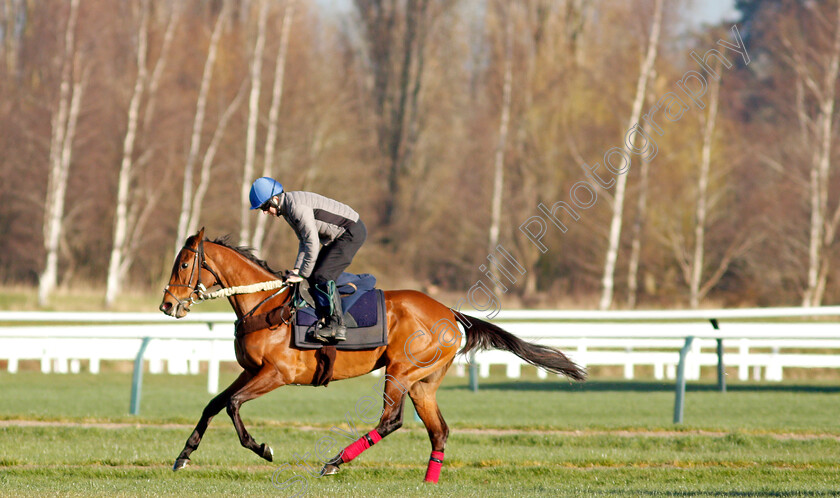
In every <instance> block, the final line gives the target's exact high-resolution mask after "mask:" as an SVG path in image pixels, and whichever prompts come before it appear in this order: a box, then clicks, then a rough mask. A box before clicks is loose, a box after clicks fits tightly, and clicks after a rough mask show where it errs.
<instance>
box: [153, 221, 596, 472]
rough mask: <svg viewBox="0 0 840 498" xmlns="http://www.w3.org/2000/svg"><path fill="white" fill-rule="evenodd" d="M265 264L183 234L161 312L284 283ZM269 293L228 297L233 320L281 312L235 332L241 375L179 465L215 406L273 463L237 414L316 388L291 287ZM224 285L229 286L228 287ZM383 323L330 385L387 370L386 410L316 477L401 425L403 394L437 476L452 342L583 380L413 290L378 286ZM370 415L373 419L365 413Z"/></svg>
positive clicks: (548, 354)
mask: <svg viewBox="0 0 840 498" xmlns="http://www.w3.org/2000/svg"><path fill="white" fill-rule="evenodd" d="M280 275H281V274H280V273H277V272H275V271H273V270H272V269H271V268H270V267H269V266H268V265H267V264H266V263H265V261H262V260H260V259H259V258H257V257H256V256H254V254H253V250H252V249H250V248H246V247H235V246H233V245H231V244H229V243H228V242H227V240H226V238H222V239H216V240H212V241H211V240H205V238H204V228H201V230H199V231H198V233H196V234H195V235H192V236H190V237H188V238H187V240H186V242H185V243H184V247H183V248H182V249H181V250H180V251H179V253H178V255H177V257H176V258H175V263H174V265H173V267H172V273H171V275H170V278H169V283H168V285H166V287H165V289H164V295H163V300H162V302H161V305H160V310H161V311H162V312H163V313H165V314H167V315H169V316H173V317H175V318H183V317H184V316H186V314H187V313H188V312H189V311H190V307H191V306H192V304H194V303H196V302H198V301H200V300H201V298H202V295H203V293H204V292H205V290H206V289H208V288H211V287H221V288H222V289H226V288H232V287H237V286H244V285H252V286H253V284H256V283H261V282H268V281H275V282H276V281H277V280H278V279H279V280H282V278H280ZM294 285H297V284H286V283H285V282H284V284H283V286H282V287H280V288H279V289H277V290H261V291H256V292H252V293H247V294H232V295H230V296H229V297H228V300H229V302H230V305H231V306H232V307H233V310H234V311H235V313H236V316H237V320H241V319H242V318H243V317H247V316H251V315H253V314H254V313H261V312H267V311H272V310H273V311H279V313H278V316H280V317H281V322H282V323H279V324H277V325H276V326H270V327H268V328H265V329H262V330H257V331H256V332H250V333H247V334H240V333H239V332H237V334H236V335H235V337H234V348H235V352H236V360H237V362H238V363H239V365H240V366H241V367H242V372H241V373H240V374H239V376H238V377H237V378H236V380H234V381H233V383H231V384H230V386H228V387H227V388H226V389H225V390H224V391H222V392H221V393H220V394H218V395H217V396H215V397H214V398H213V399H212V400H211V401H210V402H209V403H208V404H207V406H206V407H205V408H204V411H203V412H202V414H201V418H200V419H199V421H198V424H197V425H196V427H195V429H194V430H193V432H192V434H191V435H190V436H189V438H188V439H187V442H186V444H185V445H184V449H183V451H182V452H181V453H180V454H179V455H178V457H177V459H176V460H175V464H174V466H173V470H174V471H177V470H180V469H183V468H184V467H186V466H187V465H188V464H189V462H190V455H191V454H192V453H193V452H194V451H195V450H196V449H197V448H198V445H199V443H200V442H201V439H202V437H203V436H204V432H205V431H206V429H207V426H208V424H209V423H210V420H211V419H212V418H213V417H214V416H215V415H217V414H218V413H219V412H220V411H221V410H222V409H223V408H224V409H226V410H227V413H228V415H229V416H230V418H231V420H232V421H233V426H234V428H235V429H236V433H237V435H238V436H239V441H240V443H241V444H242V446H244V447H245V448H248V449H250V450H251V451H253V452H254V453H256V454H257V455H258V456H260V457H262V458H263V459H265V460H267V461H269V462H271V461H272V460H273V455H274V452H273V450H272V449H271V447H270V446H269V445H268V444H265V443H262V444H258V443H257V442H256V441H255V440H254V438H253V437H252V436H251V435H250V434H249V433H248V431H247V430H246V428H245V425H244V424H243V422H242V419H241V417H240V415H239V410H240V407H241V406H242V404H243V403H245V402H246V401H250V400H252V399H255V398H258V397H260V396H262V395H264V394H267V393H269V392H271V391H273V390H275V389H277V388H278V387H280V386H284V385H288V384H299V385H310V384H312V385H314V384H315V383H314V380H315V378H316V370H317V369H318V366H319V365H318V363H319V362H318V358H317V356H316V351H317V350H303V349H296V348H294V347H293V346H292V337H291V335H292V327H291V325H290V324H291V321H292V320H293V317H294V314H295V308H294V306H295V303H294V299H293V298H292V297H293V294H294V292H293V286H294ZM231 290H232V289H231ZM384 298H385V309H386V319H387V345H385V346H381V347H378V348H375V349H369V350H361V351H337V352H336V354H335V360H334V368H333V371H332V376H331V378H330V379H329V380H333V381H338V380H342V379H349V378H351V377H357V376H360V375H364V374H366V373H368V372H371V371H373V370H377V369H379V368H382V367H384V368H385V379H386V382H385V386H384V393H383V394H384V396H383V400H384V401H385V403H384V408H383V410H382V412H381V416H380V419H379V423H378V425H377V426H376V427H375V428H374V429H373V430H371V431H370V432H368V433H367V434H365V435H364V436H362V437H360V438H359V439H358V440H356V441H355V442H354V443H352V444H350V445H349V446H347V447H346V448H344V450H342V451H341V452H339V453H338V454H337V455H335V456H334V457H333V458H332V459H330V460H328V461H327V462H325V464H324V467H323V468H322V469H321V473H322V475H330V474H334V473H336V472H338V471H339V468H340V466H341V465H343V464H346V463H348V462H350V461H351V460H353V458H355V457H357V456H358V455H359V454H361V453H362V452H363V451H365V450H367V449H368V448H370V447H371V446H373V445H374V444H376V443H377V442H379V441H380V440H382V438H384V437H386V436H388V435H389V434H391V433H392V432H394V431H396V430H397V429H399V428H400V427H401V426H402V421H403V401H404V399H405V395H406V394H408V396H409V397H410V398H411V401H412V402H413V403H414V407H415V409H416V411H417V415H418V416H419V417H420V420H421V421H422V422H423V424H424V425H425V426H426V429H427V431H428V434H429V440H430V441H431V445H432V451H431V456H430V458H429V463H428V468H427V472H426V477H425V481H427V482H433V483H436V482H438V479H439V476H440V469H441V466H442V464H443V457H444V448H445V445H446V440H447V438H448V436H449V428H448V427H447V425H446V422H445V421H444V419H443V416H442V415H441V412H440V409H439V408H438V404H437V400H436V393H437V390H438V387H439V386H440V384H441V381H442V380H443V378H444V376H445V374H446V371H447V370H448V369H449V367H450V366H451V365H452V361H453V359H454V358H455V355H456V352H458V351H457V347H458V345H460V344H461V342H462V337H461V333H460V330H459V328H458V327H457V325H456V322H457V323H460V324H461V325H462V326H463V329H464V333H465V335H466V340H465V341H464V342H465V343H464V346H463V347H462V348H461V350H460V353H467V352H469V351H471V350H473V349H476V348H477V349H490V348H494V349H501V350H506V351H509V352H511V353H513V354H515V355H517V356H519V357H520V358H522V359H523V360H525V361H527V362H528V363H530V364H532V365H535V366H537V367H542V368H544V369H546V370H548V371H549V372H552V373H557V374H562V375H565V376H567V377H569V378H570V379H573V380H576V381H583V380H585V378H586V372H585V371H584V370H583V369H582V368H581V367H579V366H578V365H576V364H575V363H574V362H573V361H571V360H570V359H569V358H567V357H566V356H565V355H564V354H563V353H562V352H560V351H558V350H556V349H554V348H550V347H547V346H542V345H538V344H533V343H529V342H526V341H523V340H522V339H519V338H518V337H516V336H514V335H513V334H511V333H509V332H506V331H505V330H503V329H501V328H500V327H498V326H496V325H494V324H492V323H489V322H485V321H482V320H479V319H476V318H473V317H467V316H465V315H463V314H461V313H460V312H458V311H455V310H453V309H451V308H449V307H447V306H445V305H443V304H441V303H440V302H438V301H436V300H435V299H433V298H431V297H429V296H427V295H426V294H423V293H421V292H419V291H414V290H391V291H384ZM369 418H372V419H375V412H374V416H372V417H369Z"/></svg>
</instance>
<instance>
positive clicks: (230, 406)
mask: <svg viewBox="0 0 840 498" xmlns="http://www.w3.org/2000/svg"><path fill="white" fill-rule="evenodd" d="M284 384H285V382H284V381H283V380H282V378H281V376H280V375H279V374H278V372H277V370H276V369H274V367H272V366H271V365H266V366H264V367H263V368H262V370H260V371H259V373H257V375H255V376H254V377H253V378H252V379H250V380H249V381H248V382H246V383H245V385H244V386H242V387H241V388H240V389H239V390H238V391H236V393H234V394H233V395H232V396H231V397H230V399H229V400H228V402H227V412H228V415H230V418H231V420H233V427H234V428H235V429H236V434H238V435H239V442H240V443H242V446H244V447H246V448H248V449H249V450H251V451H253V452H254V453H256V454H257V455H259V456H260V457H262V458H264V459H266V460H268V461H269V462H270V461H272V460H273V459H274V451H273V450H272V449H271V447H270V446H269V445H267V444H265V443H263V444H257V442H256V441H254V438H253V437H251V435H250V434H248V431H247V430H246V429H245V424H243V423H242V418H241V417H240V416H239V408H240V407H241V406H242V403H244V402H246V401H250V400H252V399H255V398H259V397H260V396H262V395H263V394H267V393H269V392H271V391H273V390H275V389H277V388H278V387H280V386H282V385H284Z"/></svg>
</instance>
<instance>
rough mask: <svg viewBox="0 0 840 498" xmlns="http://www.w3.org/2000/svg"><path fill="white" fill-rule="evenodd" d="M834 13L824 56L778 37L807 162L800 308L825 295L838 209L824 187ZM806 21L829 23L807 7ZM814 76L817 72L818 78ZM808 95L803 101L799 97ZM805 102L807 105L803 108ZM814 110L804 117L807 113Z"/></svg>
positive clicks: (835, 64)
mask: <svg viewBox="0 0 840 498" xmlns="http://www.w3.org/2000/svg"><path fill="white" fill-rule="evenodd" d="M834 5H835V8H836V12H835V16H834V20H833V21H834V22H833V26H832V29H833V31H834V33H833V42H832V43H831V46H830V48H829V49H828V50H826V51H825V53H817V54H813V52H812V51H814V50H816V49H815V48H813V47H812V46H809V44H808V43H807V42H804V41H802V42H800V44H797V45H795V44H794V41H793V40H792V39H791V37H790V35H788V34H786V33H783V34H782V36H781V40H782V45H783V47H785V49H786V51H787V54H785V58H786V59H787V61H788V64H789V65H790V66H791V67H792V68H793V70H794V72H795V75H796V81H797V85H796V87H797V90H798V93H799V95H798V97H797V99H796V102H797V111H798V112H797V115H798V118H799V121H800V127H801V129H802V136H803V142H804V145H805V146H806V147H807V148H809V149H810V150H811V151H812V154H811V160H810V188H809V194H810V208H811V219H810V230H809V241H808V265H807V283H806V288H805V291H804V293H803V298H802V305H803V306H819V305H820V304H821V303H822V299H823V295H824V294H825V286H826V282H827V280H828V274H829V268H830V263H831V259H830V248H831V247H832V246H833V245H834V242H835V239H836V235H837V228H838V224H840V204H838V205H837V207H836V208H835V210H834V213H833V214H831V213H830V212H829V185H830V178H829V177H830V173H831V151H832V145H833V138H834V121H835V119H836V112H835V106H836V100H837V99H836V91H837V77H838V68H840V1H838V0H835V2H834ZM810 10H811V13H810V14H811V19H810V20H811V21H812V22H813V23H814V24H816V25H818V26H825V25H826V23H829V24H830V21H828V20H827V19H823V18H822V14H821V13H820V12H819V11H818V6H811V7H810ZM819 72H822V78H820V75H819V74H818V73H819ZM806 93H807V94H808V95H807V96H806V95H805V94H806ZM806 100H808V101H812V102H813V103H814V105H813V106H808V104H807V103H806ZM811 107H815V108H816V111H815V113H814V114H815V115H814V116H813V117H811V116H810V112H809V108H811Z"/></svg>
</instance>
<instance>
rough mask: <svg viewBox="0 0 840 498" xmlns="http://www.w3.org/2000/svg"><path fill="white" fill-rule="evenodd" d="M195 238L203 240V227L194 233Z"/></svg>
mask: <svg viewBox="0 0 840 498" xmlns="http://www.w3.org/2000/svg"><path fill="white" fill-rule="evenodd" d="M195 239H196V240H204V227H201V230H199V231H198V233H197V234H195Z"/></svg>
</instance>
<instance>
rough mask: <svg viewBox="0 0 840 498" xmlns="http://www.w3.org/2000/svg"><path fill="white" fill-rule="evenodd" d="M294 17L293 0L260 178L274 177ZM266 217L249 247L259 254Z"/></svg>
mask: <svg viewBox="0 0 840 498" xmlns="http://www.w3.org/2000/svg"><path fill="white" fill-rule="evenodd" d="M294 15H295V0H288V4H287V5H286V10H285V13H284V14H283V27H282V28H281V30H280V47H279V48H278V50H277V58H276V60H275V61H274V86H273V88H272V92H271V108H270V109H269V111H268V132H267V134H266V138H265V154H263V156H264V157H263V171H262V176H269V177H271V176H274V149H275V147H276V144H277V130H278V128H279V126H278V124H279V117H280V103H281V102H282V101H283V77H284V75H285V71H286V53H287V52H288V49H289V34H290V33H291V31H292V19H293V18H294ZM267 220H268V217H267V216H259V217H258V218H257V224H256V226H255V227H254V238H253V240H252V242H251V247H253V248H254V249H256V251H257V254H259V253H260V251H261V249H262V245H263V240H264V239H265V226H266V222H267Z"/></svg>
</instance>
